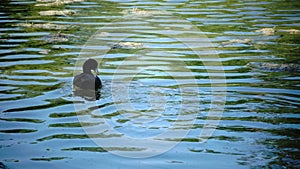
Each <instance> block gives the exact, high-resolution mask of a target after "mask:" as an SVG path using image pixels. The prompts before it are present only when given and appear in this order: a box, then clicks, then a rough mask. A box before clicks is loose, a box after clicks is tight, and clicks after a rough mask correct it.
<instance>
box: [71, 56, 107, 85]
mask: <svg viewBox="0 0 300 169" xmlns="http://www.w3.org/2000/svg"><path fill="white" fill-rule="evenodd" d="M82 69H83V73H81V74H79V75H76V76H75V77H74V79H73V85H74V86H75V87H78V88H79V89H83V90H95V91H96V90H98V89H100V88H101V87H102V83H101V80H100V78H99V77H98V76H97V75H96V76H95V75H93V73H92V70H93V71H95V72H96V73H97V72H98V70H97V69H98V62H97V61H96V60H95V59H88V60H87V61H85V62H84V64H83V66H82Z"/></svg>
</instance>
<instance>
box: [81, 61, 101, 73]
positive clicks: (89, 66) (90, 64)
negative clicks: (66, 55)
mask: <svg viewBox="0 0 300 169" xmlns="http://www.w3.org/2000/svg"><path fill="white" fill-rule="evenodd" d="M82 69H83V73H88V74H92V72H91V70H94V71H95V72H96V73H98V62H97V61H96V60H95V59H88V60H87V61H85V62H84V64H83V66H82Z"/></svg>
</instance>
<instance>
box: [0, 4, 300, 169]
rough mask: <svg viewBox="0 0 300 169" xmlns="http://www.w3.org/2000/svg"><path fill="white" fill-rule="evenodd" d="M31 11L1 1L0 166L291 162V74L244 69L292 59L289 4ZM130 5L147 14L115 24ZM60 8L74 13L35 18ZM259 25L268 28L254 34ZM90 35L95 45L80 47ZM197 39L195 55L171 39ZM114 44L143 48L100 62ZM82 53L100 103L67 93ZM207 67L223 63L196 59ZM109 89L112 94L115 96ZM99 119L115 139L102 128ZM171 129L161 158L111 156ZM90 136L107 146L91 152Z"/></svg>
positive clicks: (295, 82) (293, 18) (295, 94)
mask: <svg viewBox="0 0 300 169" xmlns="http://www.w3.org/2000/svg"><path fill="white" fill-rule="evenodd" d="M37 4H42V3H40V2H36V1H21V0H14V1H12V0H5V1H1V7H0V9H1V10H0V22H1V24H0V37H1V39H0V61H1V62H0V67H1V69H0V71H1V77H0V86H1V87H0V92H1V94H0V105H1V106H0V111H1V113H0V124H1V125H0V135H1V137H0V142H1V144H0V145H1V146H0V161H1V162H3V163H4V164H5V165H7V166H8V167H9V168H12V169H13V168H21V167H22V168H41V167H42V168H49V169H50V168H134V167H136V168H200V167H202V168H299V167H300V163H299V134H298V133H299V115H298V114H299V101H300V100H299V94H300V90H299V79H300V78H299V72H298V71H286V70H281V69H269V68H265V67H256V68H253V67H251V66H249V65H251V64H254V65H255V64H259V63H265V62H268V63H272V64H290V63H294V64H297V63H299V59H298V58H299V49H300V45H299V38H300V37H299V36H300V35H299V34H291V33H289V32H287V30H290V29H299V27H300V22H299V18H300V11H299V3H298V2H297V1H261V2H249V1H241V2H234V1H205V2H204V1H203V2H202V1H196V0H182V1H158V0H152V1H151V0H147V1H131V0H128V1H117V0H111V1H110V0H106V1H97V0H86V1H83V2H74V3H69V4H64V5H61V4H60V5H56V6H55V5H54V6H51V7H50V6H36V5H37ZM134 8H137V9H140V10H142V11H152V12H153V13H152V14H150V15H149V16H139V17H136V16H134V17H133V18H132V19H124V15H126V14H129V15H130V14H132V11H134V10H133V9H134ZM64 9H69V10H74V11H75V12H76V13H75V14H73V15H70V16H69V15H57V16H42V15H40V13H39V12H41V11H47V10H64ZM159 12H161V13H159ZM139 14H140V15H143V13H139ZM132 15H135V14H134V13H133V14H132ZM174 18H176V19H174ZM49 23H50V24H52V25H49ZM112 23H114V24H112ZM191 25H192V26H193V28H192V27H191ZM103 27H105V29H106V31H104V29H103ZM274 27H275V28H274ZM195 28H197V30H199V32H198V31H194V29H195ZM263 28H274V29H275V30H276V31H275V32H274V33H271V34H268V35H266V34H263V33H261V32H257V30H260V29H263ZM100 29H103V31H102V32H103V34H101V35H102V36H100V37H99V39H98V40H99V43H96V45H95V44H94V43H92V42H90V43H88V42H89V41H88V40H89V39H90V38H91V37H92V36H93V35H94V34H95V33H97V31H98V30H100ZM107 32H109V33H110V34H106V33H107ZM112 32H114V33H112ZM196 34H199V35H201V36H202V35H203V36H205V37H207V38H208V40H209V42H211V43H210V45H208V46H207V45H205V44H206V43H203V44H202V43H198V41H197V42H196V43H193V45H195V46H193V47H194V48H195V49H196V50H197V51H201V52H200V53H201V57H200V58H199V56H197V55H196V54H195V51H193V50H191V48H189V46H187V45H184V44H183V43H182V42H180V41H179V40H178V39H176V38H172V37H174V36H175V37H182V38H186V37H188V38H191V35H196ZM108 35H109V37H107V36H108ZM123 37H126V38H125V39H123V41H126V42H136V43H143V46H142V47H141V48H139V47H137V48H135V47H134V48H130V49H112V50H108V51H107V52H106V54H105V55H101V53H103V51H104V50H106V49H110V47H111V46H113V45H114V44H115V42H116V41H118V39H120V38H123ZM97 42H98V41H97ZM205 42H206V41H205ZM91 44H93V45H94V46H89V45H91ZM95 51H96V53H95ZM212 56H214V57H212ZM215 56H218V58H219V60H216V57H215ZM87 57H92V58H95V59H97V60H98V61H100V60H101V63H100V65H99V68H100V72H101V79H102V80H103V83H104V85H105V87H104V88H103V89H102V90H101V99H100V100H98V101H86V100H84V99H83V98H80V97H73V92H72V77H73V75H74V73H75V74H76V73H78V72H77V70H79V68H80V67H79V66H80V63H82V61H84V59H85V58H87ZM216 61H220V62H221V63H222V66H220V65H213V64H212V65H207V64H206V63H213V62H216ZM145 68H147V69H145ZM223 71H224V73H225V76H226V85H227V88H226V90H227V92H226V105H225V109H224V112H223V114H222V117H221V119H220V121H219V124H218V126H217V128H216V130H215V131H214V133H213V135H212V136H211V137H209V138H208V139H207V140H206V142H204V143H200V142H199V141H201V138H199V135H200V133H201V130H202V129H203V125H204V124H205V122H207V121H206V120H207V116H208V112H209V110H210V106H211V101H212V98H213V96H212V88H211V86H216V85H217V84H218V83H219V82H218V79H219V80H220V79H221V80H222V79H223V78H222V75H223V74H222V72H223ZM210 73H211V74H210ZM213 73H214V74H213ZM211 78H213V79H216V81H211ZM118 80H125V81H128V80H130V81H131V83H130V85H129V93H130V94H129V95H130V97H129V99H130V100H129V101H130V103H127V102H124V100H126V99H128V97H126V95H123V90H122V83H121V82H122V81H121V82H120V81H118ZM114 82H115V83H114ZM118 82H119V83H120V85H121V86H118ZM113 87H116V88H113ZM112 88H113V89H116V90H114V91H113V93H117V94H118V92H119V93H120V94H119V95H117V96H118V97H117V98H114V97H113V94H112V92H111V89H112ZM118 90H119V91H118ZM183 98H184V99H183ZM118 99H119V100H118ZM195 99H196V100H195ZM197 99H199V100H197ZM182 100H185V101H186V102H185V104H184V106H185V107H181V103H182ZM197 101H199V102H197ZM162 104H163V105H164V106H161V105H162ZM129 105H130V106H131V107H133V108H134V111H132V109H130V110H128V106H129ZM122 106H123V107H122ZM181 110H182V111H183V116H180V118H181V119H178V118H177V117H178V115H179V114H180V113H182V112H181ZM189 110H191V111H189ZM195 110H196V111H195ZM191 117H193V118H191ZM210 120H212V121H213V120H218V118H216V119H214V118H212V117H211V118H210ZM191 121H192V122H193V123H192V124H191V123H190V122H191ZM176 122H177V123H176ZM105 124H109V126H110V127H111V128H112V129H113V130H114V131H115V133H110V132H107V131H106V130H104V129H105V128H104V127H105V126H107V125H105ZM174 124H176V128H175V129H174V130H178V131H179V130H188V131H189V133H187V135H186V136H181V137H179V136H178V135H169V136H168V137H166V138H164V140H162V141H163V142H164V143H170V144H173V143H177V142H178V144H177V145H176V146H175V147H174V148H172V149H170V150H169V151H166V152H164V151H163V152H164V153H161V154H158V155H156V156H153V157H149V158H126V157H122V156H118V155H115V154H122V152H123V153H124V152H125V153H126V152H129V153H135V152H136V153H139V152H141V151H144V150H145V149H147V148H149V147H147V145H136V147H134V146H132V145H129V144H128V143H126V142H122V139H124V138H125V137H131V138H134V139H136V140H138V139H143V138H153V137H156V136H158V135H159V134H161V133H164V132H166V131H168V130H169V129H170V127H172V126H173V125H174ZM84 129H90V131H92V132H91V133H89V134H90V135H87V133H86V131H85V130H84ZM90 137H91V138H93V139H91V138H90ZM97 139H98V140H102V141H103V140H104V141H106V144H107V145H101V146H99V145H97V144H96V143H95V142H94V141H95V140H97ZM93 140H94V141H93ZM123 143H124V144H123ZM103 144H104V143H103Z"/></svg>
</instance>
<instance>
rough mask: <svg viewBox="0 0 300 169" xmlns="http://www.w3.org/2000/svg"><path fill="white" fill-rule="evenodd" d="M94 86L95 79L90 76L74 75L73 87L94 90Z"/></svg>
mask: <svg viewBox="0 0 300 169" xmlns="http://www.w3.org/2000/svg"><path fill="white" fill-rule="evenodd" d="M99 80H100V79H99ZM95 84H96V78H95V77H94V76H93V75H92V74H87V73H81V74H79V75H76V76H75V77H74V80H73V85H75V86H77V87H79V88H81V89H89V90H95V88H96V85H95Z"/></svg>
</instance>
